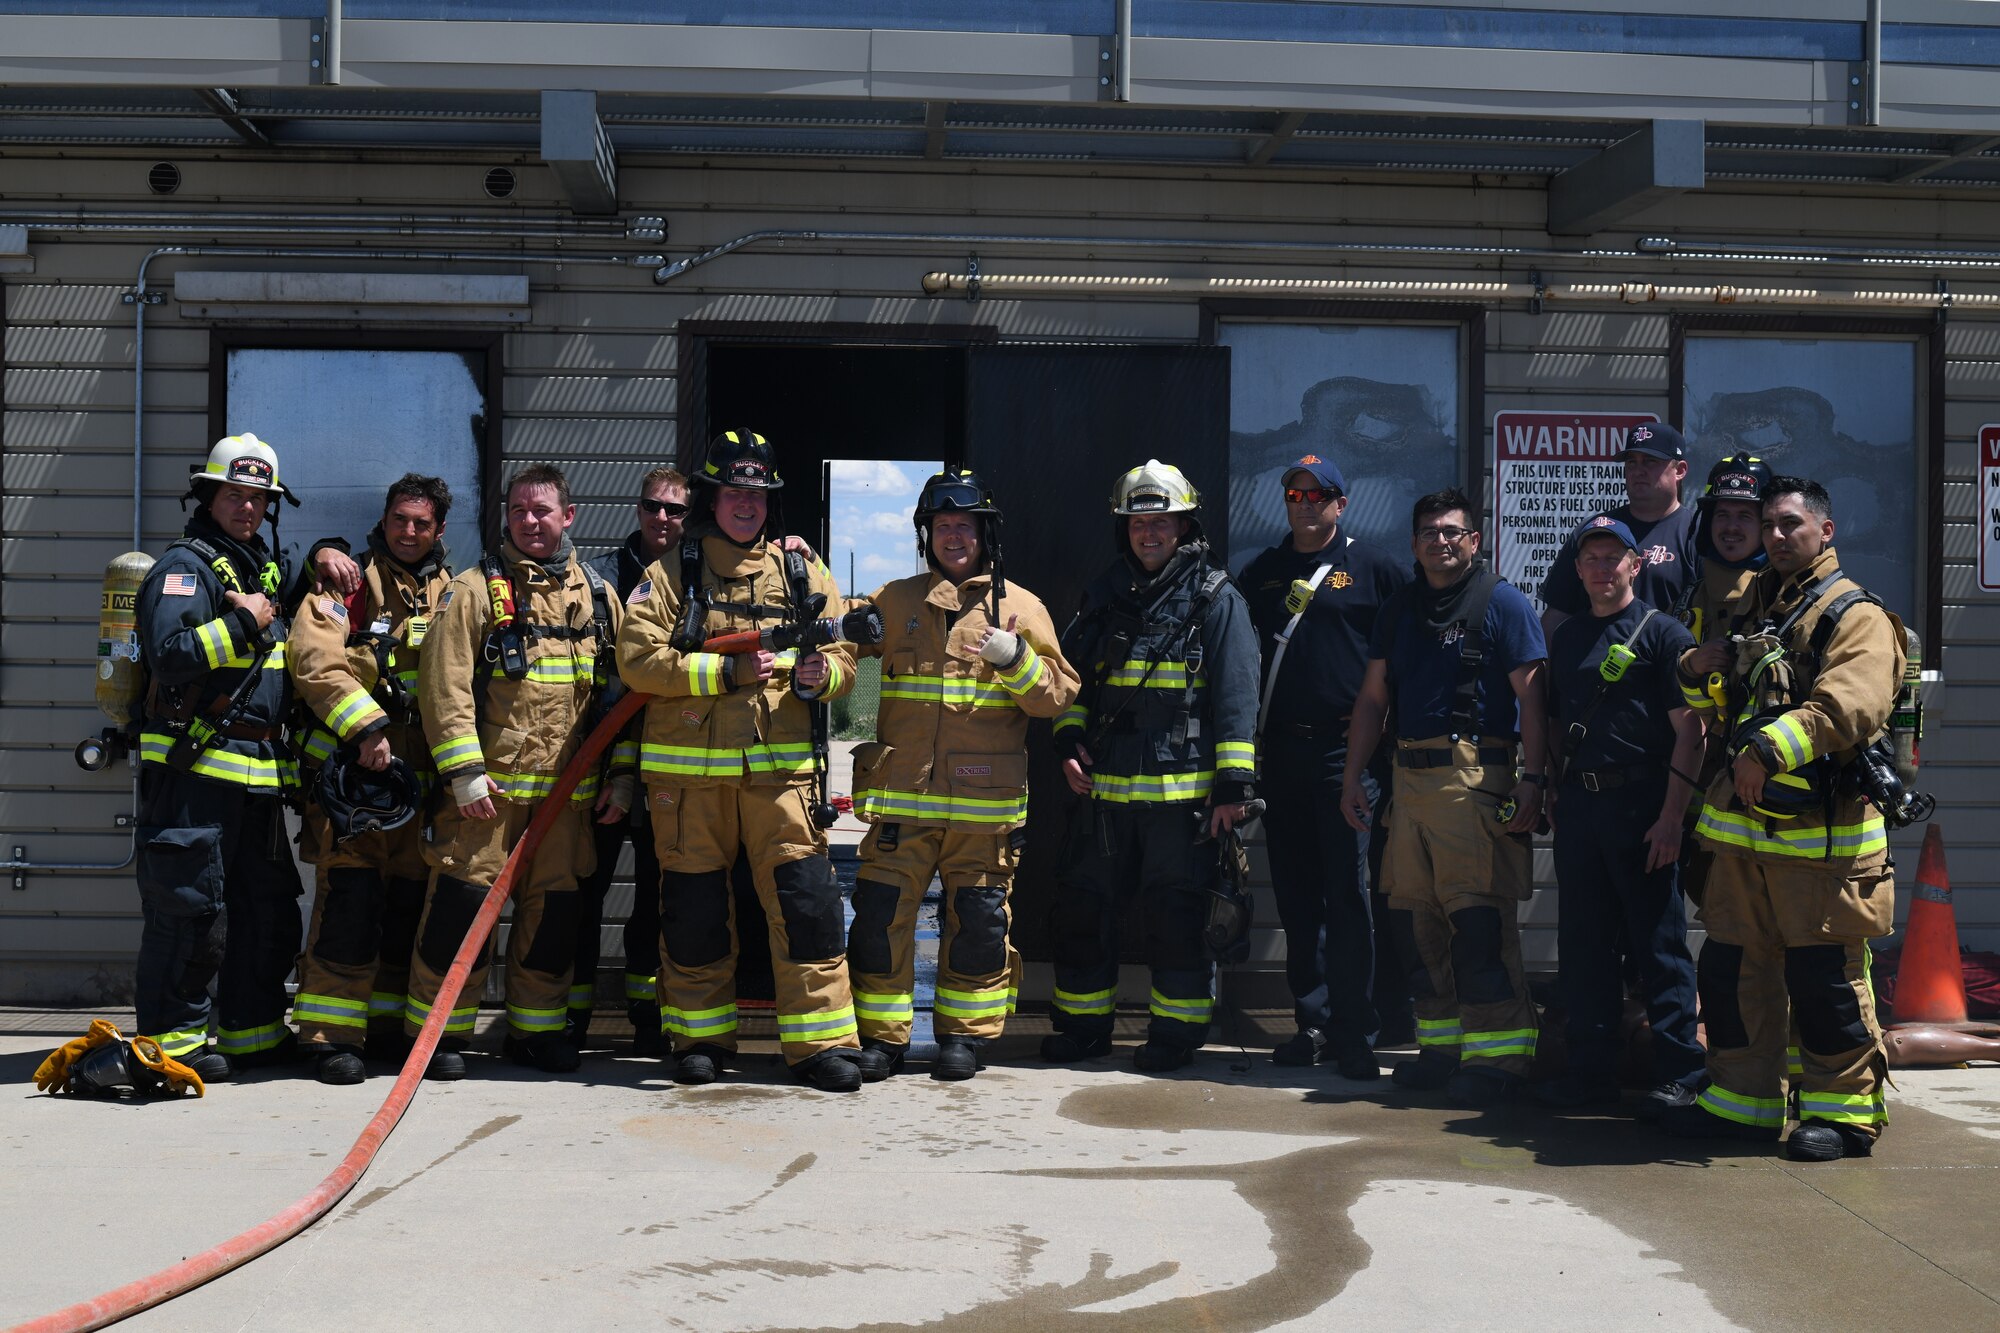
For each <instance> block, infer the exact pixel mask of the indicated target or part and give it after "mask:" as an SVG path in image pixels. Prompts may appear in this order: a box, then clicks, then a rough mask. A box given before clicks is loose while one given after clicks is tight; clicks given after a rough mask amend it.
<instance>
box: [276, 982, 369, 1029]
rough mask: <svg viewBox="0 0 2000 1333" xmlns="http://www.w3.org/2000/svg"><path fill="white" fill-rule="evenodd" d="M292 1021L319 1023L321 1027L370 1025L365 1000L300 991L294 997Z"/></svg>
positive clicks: (359, 1026) (360, 1026)
mask: <svg viewBox="0 0 2000 1333" xmlns="http://www.w3.org/2000/svg"><path fill="white" fill-rule="evenodd" d="M292 1021H293V1022H294V1023H317V1024H319V1025H320V1026H321V1027H336V1028H365V1027H367V1026H368V1003H367V1001H365V1000H347V999H342V998H341V997H340V996H338V995H311V994H308V993H307V992H305V991H300V992H299V993H298V994H297V995H295V996H293V997H292Z"/></svg>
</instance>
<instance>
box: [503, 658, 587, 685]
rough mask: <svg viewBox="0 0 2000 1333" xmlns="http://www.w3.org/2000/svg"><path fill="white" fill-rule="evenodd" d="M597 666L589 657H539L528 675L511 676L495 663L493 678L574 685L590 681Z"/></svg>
mask: <svg viewBox="0 0 2000 1333" xmlns="http://www.w3.org/2000/svg"><path fill="white" fill-rule="evenodd" d="M594 666H595V662H594V659H592V658H588V657H565V656H560V655H554V654H552V655H550V656H548V657H538V658H536V659H535V660H534V661H532V662H530V663H528V670H527V672H526V674H524V675H520V676H509V675H508V674H507V672H506V670H505V669H504V668H503V667H501V666H500V664H499V663H497V662H496V663H494V665H493V670H492V673H491V674H492V676H493V678H494V679H495V680H513V681H527V682H529V683H531V684H535V685H574V684H575V683H576V682H577V681H579V680H589V679H591V676H592V671H593V668H594Z"/></svg>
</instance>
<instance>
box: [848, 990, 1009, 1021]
mask: <svg viewBox="0 0 2000 1333" xmlns="http://www.w3.org/2000/svg"><path fill="white" fill-rule="evenodd" d="M855 998H856V999H857V1000H858V999H859V998H860V997H859V996H857V997H855ZM1008 1003H1009V1001H1008V998H1007V988H1006V987H1005V986H1002V987H1001V988H1000V989H998V990H985V991H973V990H949V989H947V988H945V987H943V986H939V987H938V988H937V1000H936V1002H935V1003H933V1005H932V1006H931V1012H933V1013H937V1014H942V1015H943V1016H944V1017H946V1018H985V1017H987V1016H988V1015H990V1014H1002V1015H1004V1014H1006V1013H1007V1012H1008V1009H1007V1005H1008Z"/></svg>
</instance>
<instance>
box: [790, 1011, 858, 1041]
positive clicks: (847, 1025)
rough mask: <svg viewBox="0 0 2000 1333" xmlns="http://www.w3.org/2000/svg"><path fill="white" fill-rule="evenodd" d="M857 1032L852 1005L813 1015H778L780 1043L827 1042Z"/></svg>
mask: <svg viewBox="0 0 2000 1333" xmlns="http://www.w3.org/2000/svg"><path fill="white" fill-rule="evenodd" d="M856 1031H857V1029H856V1028H855V1026H854V1006H853V1005H851V1004H844V1005H842V1006H840V1008H838V1009H823V1010H821V1011H819V1012H818V1013H812V1014H779V1015H778V1039H779V1040H780V1041H825V1040H827V1039H828V1038H831V1037H851V1036H853V1035H854V1034H855V1032H856Z"/></svg>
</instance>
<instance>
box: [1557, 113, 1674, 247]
mask: <svg viewBox="0 0 2000 1333" xmlns="http://www.w3.org/2000/svg"><path fill="white" fill-rule="evenodd" d="M1706 134H1707V125H1706V123H1705V122H1703V121H1699V120H1654V121H1648V122H1647V123H1646V124H1644V125H1642V126H1640V127H1639V131H1638V133H1636V134H1633V135H1631V136H1630V137H1628V138H1625V139H1622V140H1620V141H1619V142H1617V143H1615V144H1613V145H1611V147H1609V148H1607V149H1605V150H1604V151H1603V152H1601V153H1599V154H1598V155H1597V156H1596V157H1593V158H1591V159H1589V160H1588V161H1585V162H1579V163H1578V164H1577V165H1576V166H1573V167H1571V168H1570V169H1569V170H1567V171H1565V172H1563V173H1562V174H1561V175H1559V176H1557V177H1556V178H1555V179H1554V180H1552V181H1550V182H1549V232H1550V234H1551V235H1555V236H1588V235H1590V234H1591V233H1592V232H1597V231H1602V230H1604V229H1605V228H1606V227H1610V226H1614V225H1616V224H1617V223H1619V222H1622V221H1624V220H1625V219H1626V218H1628V217H1631V216H1632V215H1633V214H1634V213H1637V212H1639V211H1640V210H1642V209H1644V208H1646V207H1648V206H1649V205H1651V204H1654V203H1657V202H1658V201H1659V200H1661V199H1665V198H1667V197H1668V196H1670V195H1675V194H1679V193H1680V192H1681V191H1683V190H1699V189H1700V188H1701V187H1702V185H1703V183H1704V181H1705V180H1706V164H1705V158H1704V152H1705V139H1706Z"/></svg>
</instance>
